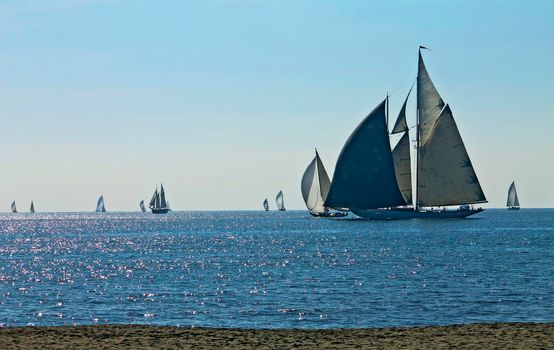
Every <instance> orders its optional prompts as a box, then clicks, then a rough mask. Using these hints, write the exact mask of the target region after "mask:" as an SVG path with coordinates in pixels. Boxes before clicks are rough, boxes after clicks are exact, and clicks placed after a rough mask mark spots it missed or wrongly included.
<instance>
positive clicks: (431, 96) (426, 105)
mask: <svg viewBox="0 0 554 350" xmlns="http://www.w3.org/2000/svg"><path fill="white" fill-rule="evenodd" d="M443 107H444V101H443V100H442V98H441V96H440V95H439V92H438V91H437V89H436V88H435V85H434V84H433V81H432V80H431V77H429V73H427V68H425V63H424V62H423V57H421V52H420V53H419V66H418V74H417V110H418V115H419V117H418V118H419V140H420V143H424V142H425V141H427V138H428V137H429V134H430V132H431V128H432V127H433V125H435V121H436V120H437V119H438V118H439V115H440V112H441V111H442V109H443Z"/></svg>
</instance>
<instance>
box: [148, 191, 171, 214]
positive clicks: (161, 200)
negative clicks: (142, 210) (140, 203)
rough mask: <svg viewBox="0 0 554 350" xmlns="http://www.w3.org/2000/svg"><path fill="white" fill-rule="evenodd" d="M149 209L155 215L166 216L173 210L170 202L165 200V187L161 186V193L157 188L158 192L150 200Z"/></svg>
mask: <svg viewBox="0 0 554 350" xmlns="http://www.w3.org/2000/svg"><path fill="white" fill-rule="evenodd" d="M148 207H149V208H150V209H151V210H152V213H154V214H166V213H167V212H168V211H170V210H171V209H169V205H168V202H167V201H166V199H165V190H164V186H163V185H160V192H158V188H157V187H156V190H155V191H154V194H153V195H152V199H150V203H148Z"/></svg>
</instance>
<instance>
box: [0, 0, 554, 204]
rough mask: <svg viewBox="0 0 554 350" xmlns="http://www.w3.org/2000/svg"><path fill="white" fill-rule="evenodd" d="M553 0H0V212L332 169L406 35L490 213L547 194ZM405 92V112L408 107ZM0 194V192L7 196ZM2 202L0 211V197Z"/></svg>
mask: <svg viewBox="0 0 554 350" xmlns="http://www.w3.org/2000/svg"><path fill="white" fill-rule="evenodd" d="M552 13H554V3H552V2H550V1H518V2H516V1H488V2H482V1H448V2H445V1H395V2H390V1H374V2H372V1H273V2H269V1H163V2H156V3H155V4H154V3H153V2H150V1H126V0H88V1H87V0H81V1H79V0H76V1H69V0H52V1H2V2H0V101H1V103H0V120H1V127H0V149H1V150H2V151H1V152H0V154H1V157H2V168H3V169H2V175H1V178H0V179H1V181H0V184H1V185H0V210H8V209H9V204H10V203H11V201H12V200H13V199H15V200H17V201H18V203H19V206H20V207H26V206H27V205H28V203H29V202H30V201H31V199H33V200H34V201H35V203H36V207H37V210H92V209H93V208H94V205H95V202H96V198H97V197H98V196H99V195H100V194H103V195H104V196H105V198H106V206H107V209H108V210H135V209H136V208H137V203H138V201H139V200H140V199H143V198H147V197H149V196H150V195H151V192H152V191H153V189H154V186H155V185H156V183H159V182H160V181H164V185H165V187H166V188H167V191H168V197H169V199H170V201H171V202H172V206H173V207H175V208H176V209H184V210H188V209H257V208H259V207H260V206H261V201H262V200H263V199H264V198H265V197H268V198H270V200H271V201H270V202H271V203H272V204H273V198H274V196H275V194H276V193H277V192H278V191H279V190H280V189H282V190H283V191H284V193H285V203H286V205H287V206H288V207H289V208H298V209H301V208H303V202H302V199H301V195H300V191H299V187H300V184H299V183H300V177H301V175H302V172H303V170H304V168H305V167H306V165H307V164H308V163H309V161H310V160H311V158H312V157H313V149H314V147H317V148H318V150H319V151H320V154H321V157H322V159H323V161H324V163H325V164H326V166H327V170H328V171H329V172H330V173H332V171H333V167H334V163H335V161H336V158H337V156H338V154H339V152H340V150H341V148H342V145H343V143H344V141H345V140H346V138H347V137H348V135H349V134H350V132H351V131H352V130H353V129H354V127H355V126H356V125H357V123H358V122H359V121H360V120H361V119H362V118H363V117H364V116H365V115H366V114H367V113H368V112H369V111H370V110H371V109H373V108H374V107H375V106H376V105H377V104H378V103H379V102H380V100H381V99H382V98H383V97H384V96H385V94H386V92H387V91H389V92H391V93H392V97H391V115H393V116H394V115H395V114H396V113H397V111H398V108H399V107H400V104H401V103H402V101H403V99H404V97H405V94H406V93H407V91H408V89H409V86H410V85H411V83H412V82H413V81H414V79H415V76H416V60H417V48H418V46H419V45H420V44H421V45H425V46H428V47H429V48H431V49H432V52H426V53H425V60H426V63H427V67H428V70H429V72H430V74H431V77H432V78H433V80H434V82H435V84H436V86H437V88H438V89H439V91H440V93H441V94H442V97H443V98H444V99H445V101H446V102H448V103H449V104H450V105H451V107H452V110H453V112H454V117H455V118H456V120H457V123H458V127H459V129H460V131H461V133H462V136H463V138H464V140H465V143H466V146H467V149H468V152H469V154H470V156H471V158H472V161H473V163H474V166H475V168H476V172H477V175H478V177H479V178H480V180H481V183H482V185H483V188H484V191H485V194H486V195H487V198H488V199H489V201H490V203H489V206H490V207H498V206H503V205H504V204H505V198H506V191H507V188H508V185H509V184H510V182H511V181H512V180H513V179H515V180H516V183H517V186H518V190H519V192H520V198H521V202H522V205H524V206H526V207H552V206H554V185H553V182H552V178H553V177H554V154H553V153H554V152H553V151H554V138H552V137H551V134H552V131H553V130H554V121H553V116H552V114H553V113H552V111H553V110H554V100H553V99H552V96H553V95H554V88H553V82H554V68H553V66H554V65H553V62H554V41H553V40H552V38H553V37H554V24H553V22H552ZM413 106H414V101H413V99H412V101H411V105H410V108H409V110H408V113H409V114H410V115H411V118H412V119H411V123H412V124H413V121H414V119H415V114H414V108H413ZM2 203H4V204H2ZM2 205H3V206H2Z"/></svg>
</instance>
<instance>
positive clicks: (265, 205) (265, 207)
mask: <svg viewBox="0 0 554 350" xmlns="http://www.w3.org/2000/svg"><path fill="white" fill-rule="evenodd" d="M263 206H264V209H265V210H266V211H268V210H269V202H268V201H267V198H266V199H264V203H263Z"/></svg>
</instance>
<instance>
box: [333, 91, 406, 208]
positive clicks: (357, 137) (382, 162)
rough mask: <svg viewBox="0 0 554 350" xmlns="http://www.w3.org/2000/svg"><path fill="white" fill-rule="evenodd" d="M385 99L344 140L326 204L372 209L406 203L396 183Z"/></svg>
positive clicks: (338, 206)
mask: <svg viewBox="0 0 554 350" xmlns="http://www.w3.org/2000/svg"><path fill="white" fill-rule="evenodd" d="M385 101H386V100H385ZM385 101H383V102H381V103H380V104H379V105H378V106H377V107H376V108H375V109H374V110H373V111H372V112H371V113H369V115H368V116H367V117H366V118H365V119H364V120H363V121H362V122H361V123H360V124H359V125H358V127H356V129H355V130H354V131H353V132H352V134H351V135H350V138H349V139H348V140H347V141H346V144H345V145H344V147H343V148H342V151H341V153H340V155H339V158H338V160H337V164H336V166H335V172H334V174H333V181H332V183H331V188H330V190H329V194H328V196H327V200H326V201H325V206H327V207H331V208H337V209H347V208H359V209H374V208H384V207H396V206H399V205H404V204H406V202H405V201H404V198H403V197H402V194H401V193H400V190H399V189H398V184H397V182H396V175H395V170H394V164H393V161H392V152H391V146H390V140H389V135H388V130H387V123H386V116H385Z"/></svg>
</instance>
